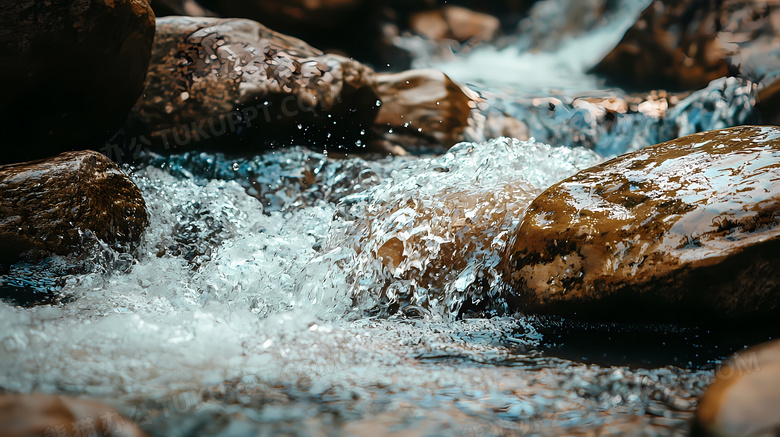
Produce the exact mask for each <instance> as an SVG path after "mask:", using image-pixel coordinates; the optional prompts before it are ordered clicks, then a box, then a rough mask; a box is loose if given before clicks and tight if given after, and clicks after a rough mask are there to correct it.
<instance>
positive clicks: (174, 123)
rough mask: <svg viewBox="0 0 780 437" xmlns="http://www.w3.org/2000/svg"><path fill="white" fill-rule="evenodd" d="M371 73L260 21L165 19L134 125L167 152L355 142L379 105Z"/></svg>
mask: <svg viewBox="0 0 780 437" xmlns="http://www.w3.org/2000/svg"><path fill="white" fill-rule="evenodd" d="M371 74H372V70H371V69H369V68H368V67H366V66H364V65H362V64H360V63H358V62H356V61H353V60H351V59H347V58H344V57H342V56H337V55H325V54H323V53H322V52H320V51H319V50H317V49H315V48H313V47H311V46H309V45H308V44H306V43H304V42H303V41H300V40H298V39H295V38H292V37H288V36H285V35H282V34H279V33H276V32H274V31H272V30H270V29H268V28H266V27H265V26H263V25H261V24H259V23H256V22H254V21H249V20H238V19H216V18H189V17H168V18H162V19H160V20H158V26H157V38H156V39H155V44H154V49H153V53H152V62H151V67H150V69H149V73H148V77H149V80H148V84H147V87H146V89H145V91H144V97H143V98H142V99H141V100H139V101H138V103H137V105H136V106H135V108H133V111H132V113H131V115H130V117H129V120H128V124H127V126H126V132H127V135H128V136H129V137H130V138H132V139H135V140H136V147H147V146H148V147H150V148H151V149H152V150H159V151H168V152H173V151H184V150H188V149H194V148H199V149H200V148H204V147H207V146H209V145H210V146H211V147H217V146H219V147H221V148H224V147H226V144H227V147H231V148H232V149H233V150H236V149H240V148H241V146H242V144H241V143H238V142H236V141H235V139H236V138H240V139H242V140H245V141H244V145H243V147H245V148H253V149H255V150H256V149H257V148H258V144H257V143H258V140H259V142H262V141H264V140H271V139H275V138H276V139H278V138H289V137H290V136H298V137H299V138H304V139H307V140H309V141H311V142H312V143H314V144H317V143H319V144H324V143H326V142H327V143H330V144H333V143H336V144H344V143H346V144H354V142H355V141H357V140H358V139H360V135H359V134H358V132H359V131H360V129H361V126H362V128H363V129H368V128H369V127H370V125H371V121H372V120H373V118H374V117H375V116H376V110H377V109H378V108H377V106H376V104H375V102H376V100H377V97H376V95H375V94H374V92H373V90H372V89H371V86H370V77H371ZM252 140H255V141H252Z"/></svg>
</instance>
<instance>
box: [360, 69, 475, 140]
mask: <svg viewBox="0 0 780 437" xmlns="http://www.w3.org/2000/svg"><path fill="white" fill-rule="evenodd" d="M373 79H374V87H375V88H374V89H375V91H376V94H377V96H378V97H379V99H380V100H381V107H380V108H379V113H378V114H377V117H376V120H374V123H375V130H376V131H377V134H378V135H379V136H383V137H384V138H385V140H386V141H389V142H390V143H392V144H398V145H402V146H406V147H407V148H411V147H416V146H420V145H429V146H438V147H444V148H449V147H450V146H452V145H454V144H455V143H457V142H459V141H461V140H463V138H464V137H463V132H464V130H465V128H466V127H467V126H468V124H469V117H470V115H471V110H472V108H474V107H475V106H474V104H473V103H472V100H471V98H469V96H467V95H466V94H465V93H464V91H463V89H462V88H461V87H460V85H458V84H456V83H455V82H453V81H452V80H451V79H450V78H449V77H448V76H447V75H446V74H444V73H442V72H439V71H436V70H410V71H405V72H402V73H395V74H389V73H388V74H376V75H375V76H374V77H373Z"/></svg>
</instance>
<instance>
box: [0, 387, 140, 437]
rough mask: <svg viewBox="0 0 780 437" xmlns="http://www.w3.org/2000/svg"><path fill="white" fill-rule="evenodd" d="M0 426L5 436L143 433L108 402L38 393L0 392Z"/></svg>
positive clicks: (131, 436)
mask: <svg viewBox="0 0 780 437" xmlns="http://www.w3.org/2000/svg"><path fill="white" fill-rule="evenodd" d="M0 429H2V434H3V436H5V437H23V436H24V437H28V436H40V435H45V436H50V435H57V436H61V435H90V436H95V437H97V436H122V437H144V436H145V435H146V434H144V433H143V432H142V431H141V430H140V429H138V427H137V426H136V425H135V424H134V423H133V422H132V421H131V420H129V419H127V418H125V417H123V416H122V415H121V414H119V413H118V412H117V411H116V409H114V408H112V407H110V406H108V405H105V404H101V403H99V402H94V401H88V400H86V399H77V398H71V397H68V396H57V395H49V394H40V393H37V394H3V395H0Z"/></svg>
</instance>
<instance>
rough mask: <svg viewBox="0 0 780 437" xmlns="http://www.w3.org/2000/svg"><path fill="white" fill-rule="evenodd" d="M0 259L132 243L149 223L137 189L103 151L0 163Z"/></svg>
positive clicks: (122, 245) (125, 247) (4, 260)
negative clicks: (93, 240) (98, 244)
mask: <svg viewBox="0 0 780 437" xmlns="http://www.w3.org/2000/svg"><path fill="white" fill-rule="evenodd" d="M0 197H2V199H3V203H2V206H0V248H2V249H0V261H2V262H3V263H5V262H8V261H13V260H15V259H18V258H20V257H22V256H24V257H26V258H30V257H31V258H32V259H35V258H38V257H39V256H43V255H47V254H59V255H64V254H68V253H71V252H77V251H79V250H81V249H83V248H84V247H85V246H84V245H85V244H86V243H87V242H88V241H89V239H90V237H91V238H98V239H100V240H102V241H103V242H104V243H106V244H109V245H110V246H112V247H115V248H117V249H125V250H127V249H128V248H130V247H132V246H133V245H134V244H135V243H137V242H138V240H139V239H140V238H141V234H142V232H143V231H144V228H145V227H146V225H147V224H148V217H147V213H146V206H145V203H144V199H143V197H142V195H141V191H140V190H139V189H138V187H136V186H135V184H134V183H133V182H132V180H130V179H129V178H128V177H127V176H126V175H125V174H124V173H122V171H121V170H120V169H119V168H118V167H117V166H116V165H115V164H114V163H113V162H111V161H110V160H108V159H107V158H106V157H105V156H104V155H102V154H100V153H97V152H66V153H63V154H60V155H57V156H55V157H53V158H50V159H47V160H41V161H33V162H25V163H20V164H8V165H3V166H0Z"/></svg>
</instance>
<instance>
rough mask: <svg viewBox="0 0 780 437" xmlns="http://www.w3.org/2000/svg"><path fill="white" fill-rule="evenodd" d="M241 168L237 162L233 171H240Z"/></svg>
mask: <svg viewBox="0 0 780 437" xmlns="http://www.w3.org/2000/svg"><path fill="white" fill-rule="evenodd" d="M239 167H240V166H239V165H238V163H237V162H234V163H233V171H238V169H239Z"/></svg>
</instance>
